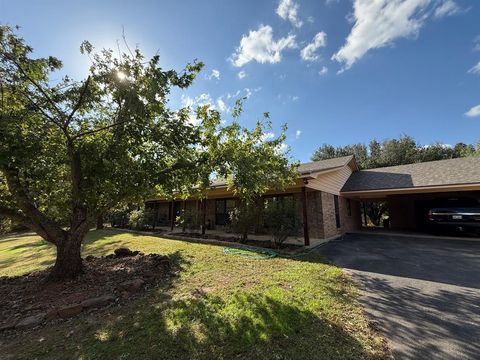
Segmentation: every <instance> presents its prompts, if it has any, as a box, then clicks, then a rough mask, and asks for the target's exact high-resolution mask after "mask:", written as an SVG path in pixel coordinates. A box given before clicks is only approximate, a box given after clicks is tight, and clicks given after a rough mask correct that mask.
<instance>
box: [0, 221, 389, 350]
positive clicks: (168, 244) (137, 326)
mask: <svg viewBox="0 0 480 360" xmlns="http://www.w3.org/2000/svg"><path fill="white" fill-rule="evenodd" d="M119 246H128V247H129V248H131V249H133V250H140V251H143V252H145V253H150V252H155V253H160V254H174V253H175V254H176V255H177V257H178V258H179V259H180V262H181V267H182V270H181V272H180V275H179V276H178V277H175V278H174V279H173V280H172V281H171V283H169V284H167V285H165V286H163V287H161V288H157V289H155V290H153V291H151V292H149V293H148V294H147V295H146V296H145V297H144V298H143V299H141V300H138V301H135V302H132V303H130V304H129V305H127V306H125V307H123V308H113V309H112V308H111V309H108V310H104V311H99V312H97V313H94V314H92V315H90V316H80V317H78V318H75V319H73V320H72V322H69V323H68V322H64V323H60V324H56V325H54V324H49V325H47V326H45V327H44V328H42V329H39V330H36V331H34V332H33V333H31V334H30V335H29V336H23V337H19V338H17V339H14V340H10V341H8V342H7V343H6V344H2V347H3V348H4V354H5V353H6V354H8V355H10V356H12V357H13V358H26V359H231V358H235V359H359V358H384V357H387V355H388V354H387V352H386V349H385V345H384V340H383V339H382V338H381V337H380V336H379V335H378V334H376V333H375V332H374V331H373V330H372V329H371V328H370V327H369V326H368V322H367V320H366V318H365V315H364V313H363V311H362V309H361V308H360V307H359V305H358V303H357V301H356V296H357V290H356V287H355V285H354V284H353V283H352V282H351V281H350V280H348V279H346V278H345V277H344V276H343V275H342V272H341V269H339V268H337V267H335V266H332V265H329V264H328V263H325V262H324V261H323V259H322V258H321V257H320V256H319V255H318V254H316V253H315V252H313V253H310V254H308V255H305V254H304V255H298V256H297V257H291V258H272V259H266V260H257V259H252V258H250V257H245V256H236V255H230V254H225V253H224V251H223V247H221V246H213V245H204V244H197V243H189V242H183V241H175V240H167V239H162V238H159V237H154V236H143V235H136V234H131V233H122V232H120V231H114V230H103V231H93V232H91V233H89V235H88V237H87V239H86V241H85V244H84V248H83V254H84V256H86V255H89V254H92V255H104V254H107V253H111V252H112V251H113V250H114V249H115V248H117V247H119ZM53 256H54V250H53V249H52V248H51V247H50V246H49V245H47V244H46V243H44V242H43V241H42V240H41V239H40V238H38V237H37V236H30V235H23V236H9V237H5V238H2V239H0V275H7V276H12V275H19V274H22V273H25V272H29V271H32V270H35V269H40V268H44V267H46V266H49V265H51V264H52V263H53ZM72 330H73V333H71V331H72ZM66 335H69V336H68V337H67V336H66ZM4 345H5V346H4Z"/></svg>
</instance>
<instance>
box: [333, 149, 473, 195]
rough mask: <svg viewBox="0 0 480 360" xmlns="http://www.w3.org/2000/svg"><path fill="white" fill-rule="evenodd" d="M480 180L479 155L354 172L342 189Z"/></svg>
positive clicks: (429, 184)
mask: <svg viewBox="0 0 480 360" xmlns="http://www.w3.org/2000/svg"><path fill="white" fill-rule="evenodd" d="M475 183H480V157H465V158H457V159H448V160H439V161H428V162H423V163H417V164H409V165H400V166H390V167H383V168H377V169H369V170H361V171H357V172H354V173H353V174H352V175H351V176H350V178H349V179H348V180H347V182H346V183H345V185H344V186H343V188H342V190H341V191H342V192H349V191H366V190H386V189H402V188H416V187H424V186H445V185H460V184H475Z"/></svg>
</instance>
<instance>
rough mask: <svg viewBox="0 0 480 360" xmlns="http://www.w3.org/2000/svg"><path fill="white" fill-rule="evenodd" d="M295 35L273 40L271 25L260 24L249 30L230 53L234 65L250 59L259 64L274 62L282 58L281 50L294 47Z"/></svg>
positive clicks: (240, 64)
mask: <svg viewBox="0 0 480 360" xmlns="http://www.w3.org/2000/svg"><path fill="white" fill-rule="evenodd" d="M296 46H297V44H296V42H295V35H288V36H287V37H283V38H280V39H278V40H277V41H275V40H274V39H273V36H272V27H271V26H269V25H260V26H259V28H258V30H250V31H249V33H248V35H244V36H243V37H242V39H241V40H240V46H239V47H238V48H237V49H236V50H235V53H233V54H232V57H231V61H232V63H233V65H234V66H237V67H240V66H243V65H245V64H247V63H249V62H250V61H252V60H255V61H257V62H259V63H261V64H264V63H271V64H275V63H278V62H279V61H280V60H282V51H283V50H285V49H291V48H294V47H296Z"/></svg>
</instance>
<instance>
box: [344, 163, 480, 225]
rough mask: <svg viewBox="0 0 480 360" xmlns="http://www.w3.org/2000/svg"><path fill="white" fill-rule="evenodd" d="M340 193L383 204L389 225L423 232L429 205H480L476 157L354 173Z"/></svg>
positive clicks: (479, 181)
mask: <svg viewBox="0 0 480 360" xmlns="http://www.w3.org/2000/svg"><path fill="white" fill-rule="evenodd" d="M341 196H344V197H346V198H349V199H352V200H356V201H360V202H364V203H365V202H380V201H384V202H386V203H387V207H388V210H389V215H390V228H391V229H393V230H408V231H423V230H424V224H425V219H426V215H427V211H428V209H429V208H430V207H432V206H435V205H437V204H441V203H442V202H445V201H448V200H452V199H465V200H468V201H472V202H476V203H479V204H480V202H479V201H480V157H466V158H457V159H448V160H440V161H430V162H424V163H417V164H409V165H400V166H392V167H384V168H377V169H370V170H361V171H357V172H354V173H353V174H352V175H351V176H350V178H349V179H348V180H347V182H346V183H345V185H344V186H343V188H342V190H341Z"/></svg>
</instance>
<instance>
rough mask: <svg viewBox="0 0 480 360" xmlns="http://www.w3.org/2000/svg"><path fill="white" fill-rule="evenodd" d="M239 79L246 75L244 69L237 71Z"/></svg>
mask: <svg viewBox="0 0 480 360" xmlns="http://www.w3.org/2000/svg"><path fill="white" fill-rule="evenodd" d="M237 76H238V78H239V79H243V78H244V77H245V76H247V73H246V71H245V70H242V71H239V72H238V74H237Z"/></svg>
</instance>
